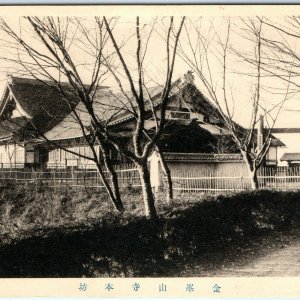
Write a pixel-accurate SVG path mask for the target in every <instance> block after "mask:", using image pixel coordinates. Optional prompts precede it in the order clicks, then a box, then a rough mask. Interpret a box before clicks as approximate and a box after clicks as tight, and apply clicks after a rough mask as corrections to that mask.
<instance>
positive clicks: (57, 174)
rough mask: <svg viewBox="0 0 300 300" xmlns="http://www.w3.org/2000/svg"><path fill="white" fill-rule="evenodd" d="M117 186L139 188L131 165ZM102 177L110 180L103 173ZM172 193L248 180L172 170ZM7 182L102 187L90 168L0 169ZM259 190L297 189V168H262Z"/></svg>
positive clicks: (244, 186)
mask: <svg viewBox="0 0 300 300" xmlns="http://www.w3.org/2000/svg"><path fill="white" fill-rule="evenodd" d="M116 172H117V175H118V179H119V184H120V187H121V188H123V187H140V186H141V183H140V177H139V173H138V171H137V169H136V168H134V167H133V166H132V165H126V166H122V167H117V169H116ZM105 174H106V178H107V179H108V180H110V178H109V176H108V174H107V173H105ZM172 180H173V188H174V191H175V192H180V193H181V192H183V193H185V192H186V193H197V192H227V191H242V190H249V189H250V187H251V184H250V179H249V177H248V176H247V175H246V174H238V173H234V172H231V173H230V174H226V173H224V172H222V173H218V172H214V173H207V174H203V171H202V170H199V171H184V172H182V171H181V172H179V171H174V170H173V171H172ZM8 181H15V182H17V183H19V184H24V183H34V182H43V183H44V184H46V185H47V186H48V187H53V188H58V187H78V188H83V187H84V188H103V187H104V186H103V183H102V180H101V178H100V176H99V174H98V172H97V171H96V170H93V169H72V168H69V169H48V170H44V171H35V170H26V169H22V170H20V169H19V170H17V169H10V170H8V169H2V170H0V187H2V186H3V185H5V183H6V182H8ZM258 182H259V187H260V188H267V189H277V190H295V189H300V167H292V168H291V167H277V168H262V169H260V171H259V173H258Z"/></svg>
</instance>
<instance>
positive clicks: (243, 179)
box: [172, 166, 300, 193]
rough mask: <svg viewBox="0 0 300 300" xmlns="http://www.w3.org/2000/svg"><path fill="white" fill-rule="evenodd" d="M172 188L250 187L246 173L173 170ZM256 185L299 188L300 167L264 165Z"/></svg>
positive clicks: (215, 189) (220, 189)
mask: <svg viewBox="0 0 300 300" xmlns="http://www.w3.org/2000/svg"><path fill="white" fill-rule="evenodd" d="M172 181H173V189H174V190H175V191H179V192H188V193H193V192H230V191H243V190H250V189H251V180H250V178H249V176H248V175H247V173H243V174H238V173H235V172H232V171H231V172H230V173H226V172H224V171H223V172H222V173H219V172H211V173H209V172H206V173H204V174H203V172H202V171H201V170H199V171H184V172H182V171H181V172H180V171H175V172H173V174H172ZM258 185H259V188H263V189H276V190H296V189H300V167H298V166H297V167H276V168H275V167H264V168H261V169H260V170H259V172H258Z"/></svg>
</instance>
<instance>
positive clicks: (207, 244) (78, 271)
mask: <svg viewBox="0 0 300 300" xmlns="http://www.w3.org/2000/svg"><path fill="white" fill-rule="evenodd" d="M25 188H26V189H27V190H25ZM28 189H31V193H28ZM124 195H125V196H124V200H125V206H126V208H127V212H126V213H125V214H123V215H120V214H118V213H115V212H114V211H113V210H112V207H110V205H109V204H108V201H107V199H106V197H105V196H104V195H102V194H95V193H93V194H90V195H87V194H86V193H79V192H76V191H72V190H67V191H64V192H59V193H58V192H57V193H50V192H49V191H47V190H44V189H43V188H42V187H39V188H37V187H36V186H35V187H22V188H16V187H13V188H11V189H7V190H5V191H3V192H2V194H1V199H0V201H1V202H0V211H1V221H0V222H1V227H0V228H1V232H0V234H1V247H0V257H1V261H0V276H2V277H18V276H22V277H60V276H62V277H81V276H99V277H101V276H176V275H182V276H189V275H190V273H189V272H188V270H189V269H190V268H191V267H192V266H193V268H194V266H198V269H197V270H198V272H199V274H198V276H201V274H205V272H207V271H212V270H214V269H215V268H220V267H222V266H223V265H225V264H226V263H228V262H232V261H233V259H235V258H238V257H240V256H241V255H246V256H247V253H250V254H251V253H252V254H253V255H257V254H256V251H261V250H262V248H265V246H266V247H268V245H265V243H267V244H268V242H271V243H272V245H275V244H276V241H278V242H280V236H282V233H284V232H286V231H287V230H291V229H293V228H297V226H298V225H299V219H300V218H299V217H300V199H299V198H300V197H299V196H300V193H299V192H272V191H259V192H248V193H246V192H245V193H239V194H232V195H227V196H203V195H192V196H191V195H190V196H189V197H188V196H181V197H179V198H178V199H176V201H174V203H172V204H170V205H167V204H165V202H164V201H163V199H161V200H158V203H157V205H158V211H159V215H160V220H159V221H158V222H156V223H153V222H151V221H148V220H145V219H144V218H143V217H142V215H143V209H142V205H141V203H142V201H141V199H140V195H139V193H138V192H137V191H135V190H127V191H126V192H125V194H124ZM275 246H276V245H275Z"/></svg>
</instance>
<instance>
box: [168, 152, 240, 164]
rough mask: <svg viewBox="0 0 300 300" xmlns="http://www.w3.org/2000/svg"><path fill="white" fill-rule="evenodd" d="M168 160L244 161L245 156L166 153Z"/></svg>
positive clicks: (234, 154) (237, 154)
mask: <svg viewBox="0 0 300 300" xmlns="http://www.w3.org/2000/svg"><path fill="white" fill-rule="evenodd" d="M164 157H165V159H166V160H167V161H197V162H242V161H243V158H242V156H241V154H239V153H224V154H215V153H211V154H208V153H171V152H166V153H164Z"/></svg>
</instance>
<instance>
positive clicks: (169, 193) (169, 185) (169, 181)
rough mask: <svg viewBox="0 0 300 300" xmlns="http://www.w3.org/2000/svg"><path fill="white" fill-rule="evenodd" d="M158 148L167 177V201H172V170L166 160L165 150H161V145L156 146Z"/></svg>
mask: <svg viewBox="0 0 300 300" xmlns="http://www.w3.org/2000/svg"><path fill="white" fill-rule="evenodd" d="M156 149H157V153H158V155H159V158H160V161H161V166H162V169H163V172H164V174H165V175H166V177H167V203H170V202H171V201H172V200H173V182H172V177H171V172H170V169H169V166H168V164H167V162H166V161H165V157H164V154H163V152H162V151H161V150H160V148H159V147H156Z"/></svg>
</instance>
